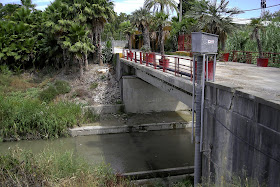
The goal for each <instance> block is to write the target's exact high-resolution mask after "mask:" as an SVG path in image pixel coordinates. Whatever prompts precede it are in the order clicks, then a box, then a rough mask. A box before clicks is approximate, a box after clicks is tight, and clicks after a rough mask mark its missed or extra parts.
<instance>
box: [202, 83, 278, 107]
mask: <svg viewBox="0 0 280 187" xmlns="http://www.w3.org/2000/svg"><path fill="white" fill-rule="evenodd" d="M205 84H206V86H211V87H213V88H218V89H221V90H225V91H228V92H231V93H235V94H238V95H239V96H241V97H243V98H246V99H249V100H255V101H256V102H258V103H261V104H264V105H267V106H270V107H272V108H275V109H277V110H280V99H279V100H277V99H276V98H275V97H271V96H269V95H267V94H263V93H259V92H256V91H252V90H248V89H244V88H242V87H238V86H234V85H232V84H229V83H225V82H206V83H205Z"/></svg>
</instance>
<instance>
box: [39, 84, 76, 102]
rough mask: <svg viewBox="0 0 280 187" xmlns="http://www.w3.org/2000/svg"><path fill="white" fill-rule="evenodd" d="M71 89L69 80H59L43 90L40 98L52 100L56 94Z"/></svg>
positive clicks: (45, 100)
mask: <svg viewBox="0 0 280 187" xmlns="http://www.w3.org/2000/svg"><path fill="white" fill-rule="evenodd" d="M70 91H71V86H70V85H69V83H68V82H66V81H62V80H57V81H55V83H54V84H51V85H49V87H48V88H47V89H45V90H43V91H42V92H41V93H40V94H39V99H40V100H41V101H44V102H47V103H49V102H51V101H52V100H53V99H54V98H55V97H56V96H58V95H60V94H66V93H69V92H70Z"/></svg>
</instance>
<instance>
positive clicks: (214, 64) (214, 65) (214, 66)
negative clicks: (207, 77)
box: [213, 54, 217, 82]
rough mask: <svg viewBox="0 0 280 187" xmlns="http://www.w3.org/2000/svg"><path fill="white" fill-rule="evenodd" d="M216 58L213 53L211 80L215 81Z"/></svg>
mask: <svg viewBox="0 0 280 187" xmlns="http://www.w3.org/2000/svg"><path fill="white" fill-rule="evenodd" d="M216 60H217V56H216V54H215V55H214V63H213V82H214V81H215V74H216Z"/></svg>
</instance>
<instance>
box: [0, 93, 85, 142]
mask: <svg viewBox="0 0 280 187" xmlns="http://www.w3.org/2000/svg"><path fill="white" fill-rule="evenodd" d="M84 120H85V119H84V116H83V114H82V110H81V107H80V105H76V104H73V103H68V102H59V103H58V104H54V103H52V104H46V103H41V102H40V101H39V100H38V99H30V98H22V97H16V96H6V97H4V96H0V136H1V137H2V138H3V139H5V140H9V139H11V140H16V139H34V138H53V137H60V136H67V135H68V128H70V127H73V126H74V125H78V124H80V123H82V122H83V121H84Z"/></svg>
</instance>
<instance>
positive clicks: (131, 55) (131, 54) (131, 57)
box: [129, 51, 133, 61]
mask: <svg viewBox="0 0 280 187" xmlns="http://www.w3.org/2000/svg"><path fill="white" fill-rule="evenodd" d="M129 54H130V61H132V59H133V53H132V51H130V53H129Z"/></svg>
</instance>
